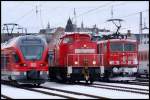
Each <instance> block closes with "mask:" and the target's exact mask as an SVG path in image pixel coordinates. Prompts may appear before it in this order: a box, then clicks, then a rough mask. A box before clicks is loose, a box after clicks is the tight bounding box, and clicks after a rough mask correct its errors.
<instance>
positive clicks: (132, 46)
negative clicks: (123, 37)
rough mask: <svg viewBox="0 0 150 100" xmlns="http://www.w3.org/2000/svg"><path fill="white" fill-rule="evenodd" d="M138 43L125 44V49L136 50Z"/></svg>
mask: <svg viewBox="0 0 150 100" xmlns="http://www.w3.org/2000/svg"><path fill="white" fill-rule="evenodd" d="M135 49H136V45H135V44H131V43H125V44H124V51H135Z"/></svg>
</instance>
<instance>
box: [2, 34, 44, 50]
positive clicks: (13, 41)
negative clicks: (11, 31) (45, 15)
mask: <svg viewBox="0 0 150 100" xmlns="http://www.w3.org/2000/svg"><path fill="white" fill-rule="evenodd" d="M22 39H41V40H43V41H44V43H45V44H46V41H45V40H44V39H42V38H41V37H38V36H35V35H24V36H18V37H14V38H12V39H10V40H8V41H6V42H4V43H2V45H1V49H4V48H9V47H14V46H15V44H17V43H18V42H19V41H21V40H22Z"/></svg>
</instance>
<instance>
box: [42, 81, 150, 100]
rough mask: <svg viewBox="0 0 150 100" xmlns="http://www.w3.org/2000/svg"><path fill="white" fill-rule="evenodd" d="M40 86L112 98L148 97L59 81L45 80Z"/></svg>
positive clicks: (146, 97)
mask: <svg viewBox="0 0 150 100" xmlns="http://www.w3.org/2000/svg"><path fill="white" fill-rule="evenodd" d="M42 86H45V87H52V88H57V89H62V90H69V91H74V92H80V93H87V94H91V95H96V96H102V97H107V98H112V99H148V98H149V95H143V94H136V93H129V92H122V91H115V90H107V89H100V88H93V87H85V86H79V85H68V84H61V85H60V84H59V83H55V82H46V83H44V84H43V85H42Z"/></svg>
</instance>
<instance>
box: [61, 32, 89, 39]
mask: <svg viewBox="0 0 150 100" xmlns="http://www.w3.org/2000/svg"><path fill="white" fill-rule="evenodd" d="M76 34H79V35H87V36H89V37H90V38H91V35H90V34H88V33H85V32H65V34H64V35H63V36H62V37H61V38H64V37H66V36H74V35H76Z"/></svg>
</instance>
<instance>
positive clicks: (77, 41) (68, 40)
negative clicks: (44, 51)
mask: <svg viewBox="0 0 150 100" xmlns="http://www.w3.org/2000/svg"><path fill="white" fill-rule="evenodd" d="M48 59H49V65H50V67H49V74H50V78H51V79H57V80H61V81H63V82H66V81H71V82H75V81H80V80H85V81H86V82H89V81H90V83H92V82H93V81H94V80H98V78H99V77H100V66H99V55H98V54H97V43H96V42H93V41H91V36H90V35H89V34H84V33H71V34H66V35H65V36H63V37H62V38H61V39H60V41H59V43H58V44H56V45H55V47H54V48H53V49H52V48H50V49H49V58H48Z"/></svg>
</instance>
